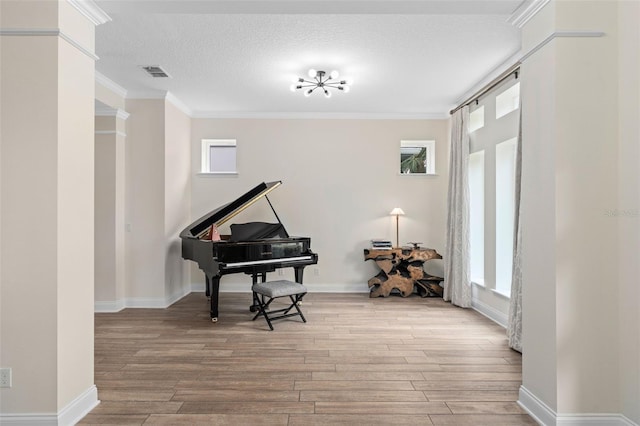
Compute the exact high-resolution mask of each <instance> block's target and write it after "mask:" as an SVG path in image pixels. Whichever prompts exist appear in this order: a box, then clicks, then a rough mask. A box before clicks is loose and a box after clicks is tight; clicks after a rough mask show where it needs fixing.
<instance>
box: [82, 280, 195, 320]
mask: <svg viewBox="0 0 640 426" xmlns="http://www.w3.org/2000/svg"><path fill="white" fill-rule="evenodd" d="M192 291H193V289H192V288H183V289H180V290H178V291H176V292H175V293H173V294H172V295H171V296H167V297H163V298H144V297H130V298H127V299H120V300H114V301H97V302H94V304H93V310H94V312H96V313H114V312H120V311H121V310H123V309H124V308H146V309H164V308H167V307H169V306H171V305H173V304H174V303H176V302H177V301H178V300H180V299H182V298H183V297H185V296H186V295H187V294H189V293H191V292H192ZM202 291H204V286H203V289H202Z"/></svg>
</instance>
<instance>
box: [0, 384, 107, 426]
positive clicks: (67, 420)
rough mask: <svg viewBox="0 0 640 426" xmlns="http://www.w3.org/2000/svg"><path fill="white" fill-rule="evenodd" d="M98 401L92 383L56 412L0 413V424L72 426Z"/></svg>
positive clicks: (6, 425) (8, 425)
mask: <svg viewBox="0 0 640 426" xmlns="http://www.w3.org/2000/svg"><path fill="white" fill-rule="evenodd" d="M98 404H100V401H99V400H98V389H97V388H96V386H95V385H92V386H91V387H90V388H89V389H87V390H86V391H84V392H83V393H82V394H80V395H79V396H78V397H77V398H76V399H74V400H73V401H71V402H70V403H69V404H68V405H67V406H66V407H64V408H63V409H62V410H61V411H60V412H59V413H58V414H55V413H42V414H34V413H29V414H4V413H0V424H2V425H3V426H72V425H75V424H76V423H78V422H79V421H80V420H81V419H82V418H83V417H84V416H86V415H87V414H89V412H90V411H91V410H93V409H94V408H95V407H96V406H97V405H98Z"/></svg>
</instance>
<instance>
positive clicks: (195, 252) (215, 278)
mask: <svg viewBox="0 0 640 426" xmlns="http://www.w3.org/2000/svg"><path fill="white" fill-rule="evenodd" d="M281 184H282V182H281V181H275V182H268V183H264V182H263V183H261V184H259V185H257V186H256V187H254V188H252V189H251V190H249V191H248V192H246V193H245V194H243V195H242V196H240V197H239V198H237V199H235V200H234V201H232V202H230V203H228V204H225V205H223V206H221V207H218V208H217V209H215V210H213V211H211V212H209V213H207V214H206V215H204V216H203V217H201V218H200V219H198V220H197V221H195V222H193V223H192V224H190V225H189V226H187V227H186V228H185V229H184V230H183V231H182V232H181V233H180V239H181V240H182V258H183V259H185V260H192V261H194V262H196V263H197V264H198V267H199V268H200V269H201V270H202V271H203V272H204V274H205V284H206V288H205V291H206V295H207V297H208V298H209V300H210V304H211V307H210V314H211V321H212V322H214V323H215V322H217V321H218V296H219V291H220V278H221V277H222V276H224V275H227V274H236V273H245V274H248V275H251V277H252V282H253V283H254V284H255V283H257V282H258V280H260V282H264V281H266V274H267V273H268V272H273V271H275V270H276V269H279V268H293V270H294V275H295V280H296V282H299V283H301V284H302V279H303V272H304V268H305V267H306V266H307V265H313V264H317V263H318V255H317V254H316V253H314V252H313V251H312V250H311V239H310V238H308V237H290V236H289V234H288V232H287V231H286V229H285V227H284V225H283V224H282V222H281V221H280V218H279V217H278V214H277V213H276V211H275V209H274V208H273V205H272V204H271V201H269V198H268V197H267V194H268V193H269V192H271V191H273V190H274V189H275V188H277V187H278V186H280V185H281ZM262 198H264V199H265V200H266V201H267V202H268V203H269V206H270V207H271V210H272V211H273V214H274V215H275V217H276V219H277V223H267V222H249V223H243V224H231V226H230V229H231V234H230V235H219V234H218V229H219V228H220V226H222V225H223V224H225V223H227V222H229V221H230V220H231V219H232V218H233V217H235V216H236V215H237V214H238V213H240V212H242V211H243V210H245V209H247V208H249V207H250V206H251V205H253V204H254V203H256V202H257V201H259V200H260V199H262ZM250 309H251V311H252V312H253V311H255V307H254V306H251V308H250Z"/></svg>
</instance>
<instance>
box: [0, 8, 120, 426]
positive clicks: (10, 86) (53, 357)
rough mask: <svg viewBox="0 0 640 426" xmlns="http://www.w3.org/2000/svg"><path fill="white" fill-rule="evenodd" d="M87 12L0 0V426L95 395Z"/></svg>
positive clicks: (72, 407)
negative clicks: (6, 374) (0, 378)
mask: <svg viewBox="0 0 640 426" xmlns="http://www.w3.org/2000/svg"><path fill="white" fill-rule="evenodd" d="M78 7H80V6H78ZM91 15H92V12H90V11H84V12H83V13H81V12H80V11H79V10H78V9H77V8H76V6H73V5H72V3H69V2H67V1H60V2H57V1H30V2H23V1H11V0H7V1H2V2H1V3H0V16H1V18H0V19H1V21H0V27H1V33H0V34H1V36H0V43H1V45H0V55H1V57H0V73H1V78H0V81H1V83H0V84H1V87H0V92H1V93H2V97H1V112H0V114H1V116H0V122H1V123H2V126H1V133H0V136H1V142H0V173H1V174H0V176H1V177H0V207H1V209H0V233H1V237H2V238H1V250H0V256H1V257H0V294H1V300H0V308H1V309H0V324H1V325H0V333H1V336H0V340H1V341H2V344H1V346H0V363H1V367H3V368H11V371H12V387H11V388H4V389H0V404H1V406H0V423H2V422H3V421H17V422H23V423H24V422H32V423H41V422H43V423H50V424H71V423H73V422H74V421H76V420H78V419H79V418H80V417H82V416H83V415H84V414H85V413H86V412H87V411H89V410H90V409H91V408H92V407H93V406H95V404H97V402H98V401H97V390H96V387H95V385H94V380H93V292H94V289H93V279H94V275H93V273H94V250H93V248H94V246H93V244H94V187H93V182H94V167H93V158H94V143H93V137H94V123H93V119H94V118H93V110H94V84H95V82H94V80H95V77H94V66H95V64H94V61H95V59H96V57H95V55H94V54H93V50H94V31H95V25H96V24H97V23H98V22H97V21H96V20H95V19H94V20H91V19H88V16H91ZM107 18H108V17H107ZM27 417H28V419H27ZM54 422H55V423H54Z"/></svg>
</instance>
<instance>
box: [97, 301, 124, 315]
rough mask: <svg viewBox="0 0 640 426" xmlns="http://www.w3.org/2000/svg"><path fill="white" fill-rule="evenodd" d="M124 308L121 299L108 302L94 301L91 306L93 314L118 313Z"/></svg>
mask: <svg viewBox="0 0 640 426" xmlns="http://www.w3.org/2000/svg"><path fill="white" fill-rule="evenodd" d="M124 308H126V304H125V301H124V300H122V299H121V300H114V301H108V302H100V301H96V302H94V304H93V311H94V312H120V311H121V310H123V309H124Z"/></svg>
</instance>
